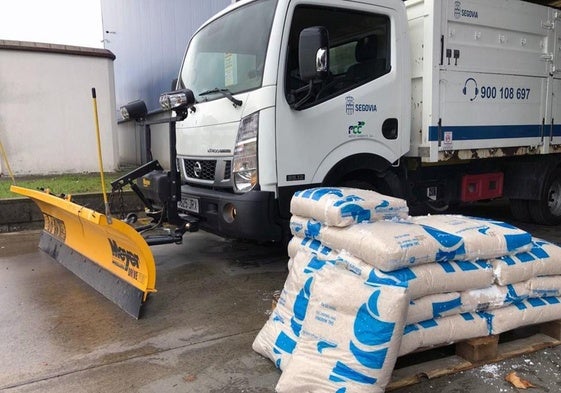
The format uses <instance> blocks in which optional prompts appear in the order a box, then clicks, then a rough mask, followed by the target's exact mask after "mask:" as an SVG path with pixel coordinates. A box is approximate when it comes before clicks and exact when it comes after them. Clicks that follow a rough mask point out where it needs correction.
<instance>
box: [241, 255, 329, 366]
mask: <svg viewBox="0 0 561 393" xmlns="http://www.w3.org/2000/svg"><path fill="white" fill-rule="evenodd" d="M329 263H331V264H332V262H327V261H323V260H319V259H318V258H317V256H316V255H313V254H311V253H306V252H298V253H297V254H296V256H295V257H294V259H293V261H292V268H291V269H290V271H289V273H288V277H287V279H286V281H285V284H284V288H283V290H282V292H281V295H280V297H279V300H278V302H277V306H276V307H275V309H274V310H273V312H272V314H271V315H270V317H269V319H268V320H267V322H266V323H265V325H264V326H263V328H261V330H260V331H259V333H258V334H257V337H256V338H255V340H254V341H253V346H252V347H253V350H254V351H255V352H257V353H259V354H261V355H263V356H265V357H267V358H269V359H271V360H272V361H273V363H275V366H276V367H277V368H279V369H281V370H283V369H284V368H285V367H286V364H288V362H289V361H290V357H291V355H292V352H293V351H294V348H295V347H296V344H297V342H298V336H299V335H300V331H301V329H302V323H303V322H304V318H305V317H306V313H307V309H308V302H309V299H310V291H311V287H312V282H313V280H314V274H315V272H316V271H318V270H321V269H323V268H324V267H325V265H326V264H329Z"/></svg>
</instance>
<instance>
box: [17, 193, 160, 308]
mask: <svg viewBox="0 0 561 393" xmlns="http://www.w3.org/2000/svg"><path fill="white" fill-rule="evenodd" d="M10 190H11V191H12V192H14V193H17V194H20V195H24V196H26V197H29V198H31V199H32V200H33V202H35V203H36V204H37V206H38V207H39V209H40V210H41V212H42V213H43V218H44V221H45V223H44V228H43V233H42V235H41V240H40V242H39V248H40V249H41V250H43V251H45V252H46V253H47V254H49V255H50V256H51V257H52V258H53V259H55V260H56V261H58V262H59V263H61V264H62V265H63V266H65V267H66V268H67V269H68V270H70V271H71V272H73V273H74V274H76V275H77V276H78V277H80V278H81V279H82V280H83V281H85V282H86V283H88V284H89V285H90V286H92V287H93V288H94V289H96V290H97V291H98V292H100V293H101V294H102V295H104V296H105V297H107V298H108V299H109V300H111V301H112V302H113V303H115V304H117V305H118V306H119V307H120V308H121V309H123V310H124V311H126V312H127V313H128V314H130V315H131V316H133V317H134V318H138V317H139V316H140V310H141V306H142V304H143V303H144V302H145V301H146V299H147V296H148V294H149V293H150V292H155V291H156V289H155V283H156V266H155V262H154V257H153V256H152V252H151V251H150V248H149V247H148V244H146V241H145V240H144V238H143V237H142V236H141V235H140V234H139V233H138V232H136V231H135V230H134V228H132V227H131V226H130V225H128V224H126V223H125V222H123V221H121V220H118V219H116V218H112V220H111V224H109V223H108V220H107V216H105V215H104V214H102V213H99V212H97V211H95V210H92V209H89V208H87V207H84V206H81V205H78V204H75V203H73V202H71V201H70V200H68V199H63V198H59V197H57V196H54V195H51V194H48V193H46V192H42V191H35V190H30V189H27V188H22V187H17V186H11V188H10Z"/></svg>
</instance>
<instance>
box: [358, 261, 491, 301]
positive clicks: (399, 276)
mask: <svg viewBox="0 0 561 393" xmlns="http://www.w3.org/2000/svg"><path fill="white" fill-rule="evenodd" d="M387 280H395V282H398V283H403V284H405V285H407V288H408V289H407V292H408V294H409V297H410V298H411V299H418V298H421V297H423V296H428V295H434V294H439V293H445V292H461V291H465V290H468V289H473V288H487V287H488V286H490V285H491V284H492V283H493V280H494V277H493V269H492V267H491V265H489V264H488V263H487V262H485V261H475V262H470V261H455V262H436V263H427V264H424V265H419V266H413V267H410V268H403V269H399V270H395V271H392V272H385V273H383V272H380V271H379V270H378V271H373V272H371V277H370V278H369V281H370V282H373V283H376V282H378V283H386V282H387Z"/></svg>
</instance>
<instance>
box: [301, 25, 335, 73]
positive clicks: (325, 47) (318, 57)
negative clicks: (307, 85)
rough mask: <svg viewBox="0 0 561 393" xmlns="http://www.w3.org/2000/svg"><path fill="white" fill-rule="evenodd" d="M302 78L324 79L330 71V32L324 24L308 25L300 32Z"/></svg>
mask: <svg viewBox="0 0 561 393" xmlns="http://www.w3.org/2000/svg"><path fill="white" fill-rule="evenodd" d="M298 66H299V68H300V79H302V80H303V81H306V82H307V81H312V80H315V79H324V78H325V77H326V76H327V74H328V72H329V34H328V32H327V29H326V28H325V27H323V26H314V27H308V28H306V29H304V30H302V31H301V32H300V41H299V44H298Z"/></svg>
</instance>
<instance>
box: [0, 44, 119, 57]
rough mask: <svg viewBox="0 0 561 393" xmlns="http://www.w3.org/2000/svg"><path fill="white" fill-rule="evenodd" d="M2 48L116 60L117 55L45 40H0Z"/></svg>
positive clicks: (105, 50) (101, 50) (0, 47)
mask: <svg viewBox="0 0 561 393" xmlns="http://www.w3.org/2000/svg"><path fill="white" fill-rule="evenodd" d="M2 49H5V50H19V51H29V52H44V53H58V54H65V55H77V56H90V57H102V58H107V59H111V60H115V55H114V54H113V52H111V51H110V50H107V49H100V48H87V47H83V46H73V45H60V44H48V43H44V42H29V41H10V40H0V50H2Z"/></svg>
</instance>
